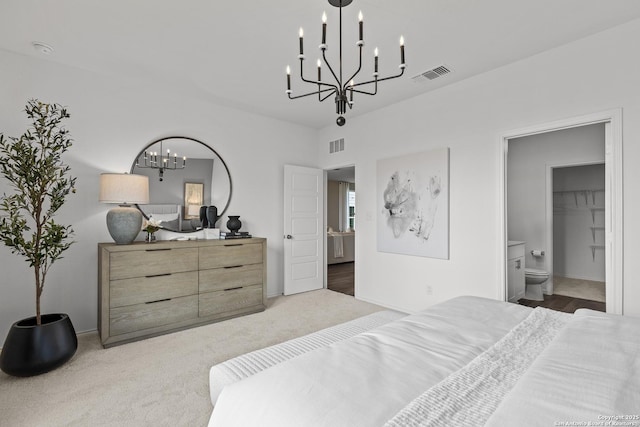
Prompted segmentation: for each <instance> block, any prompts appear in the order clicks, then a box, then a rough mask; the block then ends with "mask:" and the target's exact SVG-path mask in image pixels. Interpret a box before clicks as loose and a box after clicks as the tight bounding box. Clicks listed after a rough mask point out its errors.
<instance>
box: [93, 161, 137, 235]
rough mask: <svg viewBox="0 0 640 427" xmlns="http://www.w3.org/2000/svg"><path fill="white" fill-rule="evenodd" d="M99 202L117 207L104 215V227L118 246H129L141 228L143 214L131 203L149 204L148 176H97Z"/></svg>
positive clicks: (109, 174) (111, 174) (107, 174)
mask: <svg viewBox="0 0 640 427" xmlns="http://www.w3.org/2000/svg"><path fill="white" fill-rule="evenodd" d="M99 200H100V202H102V203H115V204H118V205H119V206H118V207H115V208H112V209H111V210H109V212H107V228H108V229H109V234H110V235H111V238H113V240H114V241H115V242H116V243H117V244H119V245H128V244H130V243H131V242H133V241H134V240H135V238H136V237H137V236H138V234H140V230H141V228H142V214H141V213H140V210H138V209H136V208H134V207H133V206H131V204H146V203H149V177H146V176H142V175H130V174H126V173H103V174H101V175H100V196H99Z"/></svg>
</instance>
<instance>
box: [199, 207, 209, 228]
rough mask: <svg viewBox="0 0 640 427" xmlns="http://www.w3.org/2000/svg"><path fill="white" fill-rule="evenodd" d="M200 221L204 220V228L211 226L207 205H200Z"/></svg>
mask: <svg viewBox="0 0 640 427" xmlns="http://www.w3.org/2000/svg"><path fill="white" fill-rule="evenodd" d="M200 221H201V222H202V228H209V221H208V220H207V207H206V206H200Z"/></svg>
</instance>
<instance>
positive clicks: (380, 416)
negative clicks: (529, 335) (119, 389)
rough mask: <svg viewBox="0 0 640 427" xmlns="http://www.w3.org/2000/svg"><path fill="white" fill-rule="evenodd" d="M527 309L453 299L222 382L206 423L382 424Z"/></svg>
mask: <svg viewBox="0 0 640 427" xmlns="http://www.w3.org/2000/svg"><path fill="white" fill-rule="evenodd" d="M530 312H531V309H529V308H526V307H522V306H518V305H515V304H504V303H501V302H498V301H493V300H487V299H483V298H474V297H460V298H455V299H453V300H450V301H447V302H445V303H442V304H439V305H437V306H434V307H431V308H430V309H429V310H426V311H425V312H422V313H419V314H415V315H411V316H407V317H405V318H403V319H400V320H398V321H395V322H392V323H390V324H387V325H385V326H382V327H380V328H377V329H375V330H373V331H370V332H366V333H364V334H361V335H358V336H356V337H353V338H351V339H349V340H346V341H342V342H339V343H336V344H333V345H331V346H329V347H326V348H323V349H319V350H315V351H313V352H311V353H308V354H305V355H303V356H299V357H297V358H295V359H292V360H289V361H287V362H284V363H282V364H280V365H278V366H274V367H272V368H270V369H267V370H265V371H263V372H260V373H258V374H256V375H254V376H252V377H250V378H247V379H244V380H242V381H240V382H238V383H235V384H233V385H230V386H228V387H226V388H225V389H224V390H223V392H222V394H221V395H220V397H219V399H218V402H217V403H216V406H215V408H214V411H213V414H212V417H211V420H210V423H209V425H210V426H212V427H216V426H218V427H233V426H243V427H244V426H278V427H286V426H292V427H299V426H331V427H337V426H349V427H353V426H381V425H383V424H384V423H385V422H387V421H388V420H390V419H391V418H392V417H393V416H394V415H396V413H398V412H399V411H400V410H401V409H402V408H403V407H405V405H407V403H408V402H410V401H412V400H413V399H414V398H416V397H417V396H419V395H420V394H421V393H422V392H424V391H425V390H426V389H428V388H429V387H431V386H433V385H435V384H437V383H438V382H440V381H441V380H443V379H444V378H446V377H447V376H448V375H450V374H451V373H453V372H455V371H457V370H459V369H460V368H462V367H464V366H465V365H466V364H468V363H469V362H470V361H471V360H473V359H474V358H475V357H477V356H478V355H480V354H481V353H483V352H484V351H486V350H487V349H488V348H490V347H491V346H492V345H493V344H495V343H496V342H497V341H498V340H500V339H501V338H502V337H503V336H504V335H505V334H507V332H509V331H510V330H511V329H512V328H514V327H515V326H516V325H517V324H518V323H520V322H521V321H522V320H523V319H525V318H526V317H527V316H528V315H529V313H530Z"/></svg>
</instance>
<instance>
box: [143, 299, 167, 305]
mask: <svg viewBox="0 0 640 427" xmlns="http://www.w3.org/2000/svg"><path fill="white" fill-rule="evenodd" d="M163 301H171V298H165V299H159V300H156V301H149V302H145V304H155V303H157V302H163Z"/></svg>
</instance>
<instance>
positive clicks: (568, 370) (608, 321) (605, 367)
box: [487, 309, 640, 427]
mask: <svg viewBox="0 0 640 427" xmlns="http://www.w3.org/2000/svg"><path fill="white" fill-rule="evenodd" d="M505 425H523V426H524V425H526V426H531V427H536V426H540V427H542V426H545V427H547V426H554V425H556V426H558V425H591V426H597V425H601V426H607V425H608V426H615V425H618V426H636V427H637V426H640V318H634V317H628V316H624V317H623V316H616V315H608V314H604V313H600V312H596V311H592V310H585V309H581V310H577V311H576V313H575V314H574V315H573V316H572V318H571V320H570V321H569V322H568V323H567V325H566V326H565V327H564V328H563V329H561V330H560V331H559V332H558V334H557V336H556V338H555V339H554V340H553V341H552V342H551V343H550V344H549V346H548V347H547V348H546V349H545V350H544V352H542V353H541V354H540V356H539V357H538V358H537V359H536V360H535V361H534V362H533V364H532V365H531V367H530V368H529V369H528V370H527V371H526V372H525V373H524V374H523V375H522V377H521V378H520V381H518V383H517V384H516V385H515V387H514V388H513V390H512V391H511V393H510V394H508V395H507V396H506V398H505V399H504V400H503V401H502V403H501V405H500V406H499V407H498V409H497V410H496V412H495V413H494V414H493V416H492V418H490V419H489V421H488V422H487V426H492V427H502V426H505Z"/></svg>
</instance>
